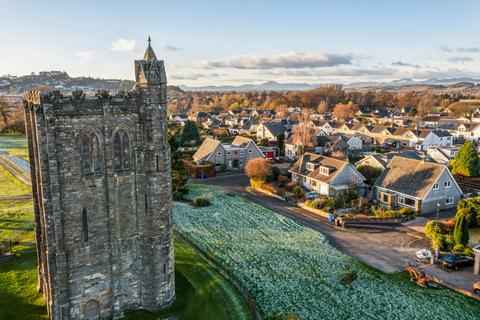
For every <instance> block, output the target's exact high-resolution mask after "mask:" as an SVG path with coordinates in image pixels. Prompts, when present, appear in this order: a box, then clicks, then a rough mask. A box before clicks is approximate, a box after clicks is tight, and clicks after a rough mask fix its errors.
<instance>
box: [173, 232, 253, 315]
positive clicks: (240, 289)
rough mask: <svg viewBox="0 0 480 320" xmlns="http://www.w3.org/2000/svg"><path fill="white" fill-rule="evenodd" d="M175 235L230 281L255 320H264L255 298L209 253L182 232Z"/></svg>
mask: <svg viewBox="0 0 480 320" xmlns="http://www.w3.org/2000/svg"><path fill="white" fill-rule="evenodd" d="M173 232H174V234H175V235H176V236H178V237H179V238H180V239H181V240H182V241H183V242H185V243H186V244H187V245H188V246H189V247H190V248H192V249H193V250H195V252H196V253H198V254H199V255H200V256H201V257H202V258H203V259H204V260H205V261H207V262H208V264H210V265H211V266H212V267H213V268H214V269H215V270H217V271H218V273H220V274H221V275H222V276H223V277H224V278H225V279H227V280H228V281H230V283H231V284H232V285H233V286H234V287H235V288H236V289H237V290H238V292H240V294H241V295H242V297H243V299H245V302H246V303H247V306H248V309H249V310H250V313H251V314H252V318H253V320H262V317H261V316H260V314H259V313H258V311H257V308H256V306H255V303H254V302H253V298H252V297H251V296H250V294H249V293H248V291H247V289H246V288H245V287H243V285H242V284H241V283H240V282H239V281H237V279H236V278H235V277H234V276H233V275H231V274H229V273H228V272H227V271H226V270H225V269H223V267H222V266H221V265H220V264H218V263H217V262H215V261H214V260H212V259H211V258H210V257H209V256H208V253H207V252H205V251H204V250H203V249H201V248H200V247H198V246H197V245H195V244H194V243H193V242H192V241H190V240H189V239H188V238H187V237H186V236H184V235H183V234H182V233H181V232H180V231H178V230H175V229H174V231H173Z"/></svg>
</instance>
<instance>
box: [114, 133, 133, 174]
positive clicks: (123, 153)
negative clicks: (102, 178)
mask: <svg viewBox="0 0 480 320" xmlns="http://www.w3.org/2000/svg"><path fill="white" fill-rule="evenodd" d="M113 158H114V167H115V171H117V172H121V171H128V170H130V168H131V159H132V153H131V145H130V136H129V135H128V133H127V132H125V131H123V130H119V131H117V132H116V133H115V136H114V137H113Z"/></svg>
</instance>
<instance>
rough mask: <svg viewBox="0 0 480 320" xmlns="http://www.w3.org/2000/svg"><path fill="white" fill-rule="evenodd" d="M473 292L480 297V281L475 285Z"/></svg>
mask: <svg viewBox="0 0 480 320" xmlns="http://www.w3.org/2000/svg"><path fill="white" fill-rule="evenodd" d="M473 292H475V293H476V294H478V295H480V281H479V282H475V283H474V284H473Z"/></svg>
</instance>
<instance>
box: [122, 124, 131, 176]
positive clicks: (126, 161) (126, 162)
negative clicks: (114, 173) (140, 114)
mask: <svg viewBox="0 0 480 320" xmlns="http://www.w3.org/2000/svg"><path fill="white" fill-rule="evenodd" d="M122 147H123V170H130V139H129V137H128V134H127V133H126V132H124V133H123V136H122Z"/></svg>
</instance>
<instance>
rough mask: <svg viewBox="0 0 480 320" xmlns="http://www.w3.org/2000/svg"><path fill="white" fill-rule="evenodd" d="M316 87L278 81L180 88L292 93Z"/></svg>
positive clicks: (189, 89)
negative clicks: (291, 91)
mask: <svg viewBox="0 0 480 320" xmlns="http://www.w3.org/2000/svg"><path fill="white" fill-rule="evenodd" d="M315 87H316V86H315V85H312V84H308V83H278V82H276V81H267V82H264V83H261V84H243V85H239V86H205V87H188V86H180V88H182V89H183V90H185V91H219V92H226V91H290V90H307V89H313V88H315Z"/></svg>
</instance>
